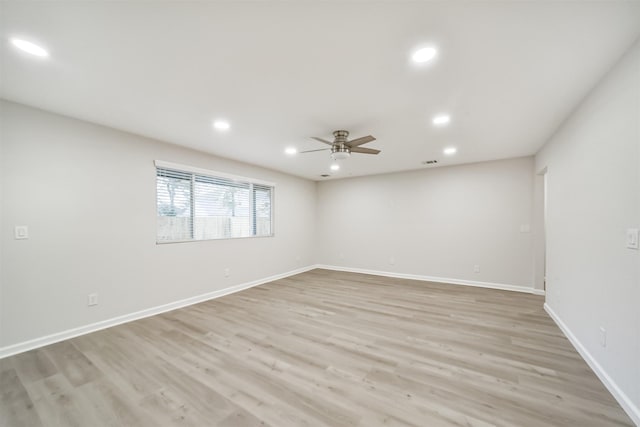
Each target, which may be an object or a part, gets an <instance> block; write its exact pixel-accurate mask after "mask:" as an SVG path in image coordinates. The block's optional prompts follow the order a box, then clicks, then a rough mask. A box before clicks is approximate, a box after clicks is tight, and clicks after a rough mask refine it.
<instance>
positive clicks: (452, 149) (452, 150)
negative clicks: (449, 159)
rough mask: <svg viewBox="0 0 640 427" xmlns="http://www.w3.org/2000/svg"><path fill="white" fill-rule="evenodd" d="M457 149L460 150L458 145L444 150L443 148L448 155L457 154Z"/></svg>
mask: <svg viewBox="0 0 640 427" xmlns="http://www.w3.org/2000/svg"><path fill="white" fill-rule="evenodd" d="M457 151H458V149H457V148H456V147H447V148H445V149H444V150H442V152H443V153H444V154H446V155H447V156H452V155H454V154H456V152H457Z"/></svg>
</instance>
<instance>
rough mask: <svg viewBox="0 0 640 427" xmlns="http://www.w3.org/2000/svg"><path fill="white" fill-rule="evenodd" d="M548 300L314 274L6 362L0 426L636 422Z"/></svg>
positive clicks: (1, 363) (0, 367)
mask: <svg viewBox="0 0 640 427" xmlns="http://www.w3.org/2000/svg"><path fill="white" fill-rule="evenodd" d="M542 304H543V298H542V297H539V296H534V295H527V294H521V293H516V292H507V291H497V290H489V289H480V288H472V287H465V286H456V285H446V284H437V283H427V282H419V281H412V280H402V279H392V278H385V277H377V276H368V275H363V274H355V273H342V272H333V271H327V270H313V271H310V272H307V273H304V274H300V275H297V276H293V277H289V278H286V279H282V280H278V281H275V282H272V283H269V284H266V285H262V286H259V287H256V288H252V289H249V290H246V291H243V292H240V293H236V294H233V295H229V296H225V297H222V298H219V299H216V300H212V301H209V302H205V303H202V304H198V305H195V306H191V307H187V308H184V309H181V310H176V311H172V312H170V313H165V314H162V315H158V316H154V317H151V318H147V319H142V320H138V321H135V322H131V323H128V324H125V325H121V326H117V327H113V328H110V329H107V330H103V331H99V332H95V333H92V334H89V335H85V336H82V337H78V338H74V339H71V340H68V341H64V342H60V343H57V344H53V345H50V346H48V347H44V348H41V349H37V350H33V351H29V352H26V353H23V354H20V355H17V356H13V357H10V358H5V359H3V360H0V386H1V396H2V397H1V400H0V425H2V426H10V427H19V426H28V427H36V426H82V427H97V426H154V427H158V426H219V427H243V426H273V427H285V426H332V427H336V426H367V427H370V426H383V425H384V426H479V427H485V426H519V427H520V426H581V427H585V426H594V427H595V426H597V427H602V426H632V425H633V423H632V422H631V420H630V419H629V418H628V417H627V416H626V415H625V413H624V412H623V411H622V409H621V408H620V407H619V405H618V404H617V403H616V402H615V400H614V399H613V397H612V396H611V395H610V394H609V393H608V391H607V390H606V389H605V387H604V386H603V385H602V383H600V381H599V380H598V379H597V378H596V376H595V375H594V374H593V372H592V371H591V370H590V369H589V367H588V366H587V365H586V363H585V362H584V361H583V360H582V359H581V358H580V356H579V355H578V354H577V353H576V351H575V350H574V349H573V347H572V346H571V344H570V343H569V342H568V341H567V339H566V338H565V337H564V336H563V335H562V333H561V332H560V330H559V329H558V328H557V327H556V325H555V324H554V323H553V321H552V320H551V319H550V318H549V317H548V316H547V314H546V313H545V312H544V311H543V309H542Z"/></svg>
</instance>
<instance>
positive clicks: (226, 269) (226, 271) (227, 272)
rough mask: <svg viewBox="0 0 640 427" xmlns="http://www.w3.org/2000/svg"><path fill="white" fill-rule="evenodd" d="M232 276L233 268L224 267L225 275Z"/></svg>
mask: <svg viewBox="0 0 640 427" xmlns="http://www.w3.org/2000/svg"><path fill="white" fill-rule="evenodd" d="M229 276H231V270H229V269H228V268H225V269H224V277H229Z"/></svg>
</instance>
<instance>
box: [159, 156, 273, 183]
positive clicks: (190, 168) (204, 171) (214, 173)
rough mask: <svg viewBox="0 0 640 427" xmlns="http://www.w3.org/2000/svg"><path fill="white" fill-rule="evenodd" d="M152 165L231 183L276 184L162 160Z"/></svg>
mask: <svg viewBox="0 0 640 427" xmlns="http://www.w3.org/2000/svg"><path fill="white" fill-rule="evenodd" d="M154 164H155V165H156V167H157V168H167V169H172V170H178V171H182V172H191V173H197V174H200V175H206V176H211V177H213V178H227V179H230V180H232V181H242V182H251V183H253V184H260V185H266V186H268V187H275V186H276V184H275V183H273V182H269V181H263V180H261V179H255V178H247V177H245V176H239V175H232V174H230V173H225V172H218V171H212V170H209V169H202V168H198V167H195V166H188V165H181V164H180V163H172V162H165V161H164V160H154Z"/></svg>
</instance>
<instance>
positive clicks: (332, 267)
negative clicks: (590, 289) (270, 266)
mask: <svg viewBox="0 0 640 427" xmlns="http://www.w3.org/2000/svg"><path fill="white" fill-rule="evenodd" d="M316 268H324V269H325V270H335V271H348V272H351V273H362V274H371V275H373V276H384V277H395V278H397V279H411V280H421V281H423V282H437V283H449V284H453V285H464V286H475V287H478V288H490V289H500V290H503V291H515V292H525V293H528V294H535V295H544V291H543V290H541V289H534V288H532V287H531V288H530V287H527V286H518V285H507V284H504V283H491V282H477V281H474V280H462V279H450V278H447V277H434V276H422V275H419V274H406V273H395V272H390V271H378V270H367V269H364V268H351V267H339V266H335V265H324V264H318V265H316Z"/></svg>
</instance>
